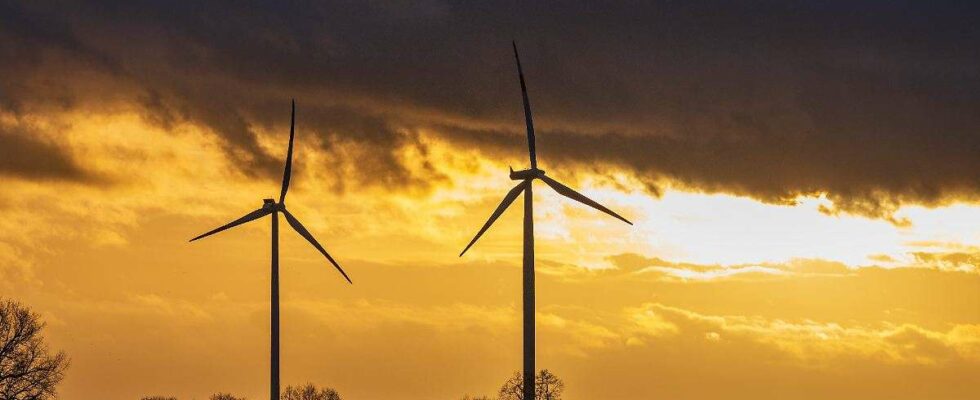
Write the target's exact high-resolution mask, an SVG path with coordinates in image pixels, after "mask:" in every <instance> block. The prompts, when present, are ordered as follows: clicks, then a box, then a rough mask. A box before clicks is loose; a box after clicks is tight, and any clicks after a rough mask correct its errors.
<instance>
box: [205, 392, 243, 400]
mask: <svg viewBox="0 0 980 400" xmlns="http://www.w3.org/2000/svg"><path fill="white" fill-rule="evenodd" d="M210 400H245V398H244V397H237V396H235V395H232V394H231V393H215V394H212V395H211V397H210Z"/></svg>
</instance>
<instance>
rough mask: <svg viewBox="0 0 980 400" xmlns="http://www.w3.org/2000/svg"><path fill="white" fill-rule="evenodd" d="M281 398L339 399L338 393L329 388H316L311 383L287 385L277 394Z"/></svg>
mask: <svg viewBox="0 0 980 400" xmlns="http://www.w3.org/2000/svg"><path fill="white" fill-rule="evenodd" d="M279 398H280V399H282V400H341V399H340V394H338V393H337V391H336V390H333V389H331V388H323V389H317V387H316V386H315V385H313V384H312V383H307V384H306V385H303V386H296V387H293V386H287V387H286V390H284V391H283V392H282V394H280V395H279Z"/></svg>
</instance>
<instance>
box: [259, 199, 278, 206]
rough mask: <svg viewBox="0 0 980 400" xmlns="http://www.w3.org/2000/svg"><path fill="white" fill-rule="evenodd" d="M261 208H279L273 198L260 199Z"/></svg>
mask: <svg viewBox="0 0 980 400" xmlns="http://www.w3.org/2000/svg"><path fill="white" fill-rule="evenodd" d="M262 208H280V207H279V204H276V200H275V199H262Z"/></svg>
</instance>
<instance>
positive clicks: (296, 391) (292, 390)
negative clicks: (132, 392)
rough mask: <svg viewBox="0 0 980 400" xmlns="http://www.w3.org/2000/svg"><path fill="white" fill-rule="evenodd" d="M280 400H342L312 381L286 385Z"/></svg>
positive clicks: (223, 398) (224, 397) (226, 399)
mask: <svg viewBox="0 0 980 400" xmlns="http://www.w3.org/2000/svg"><path fill="white" fill-rule="evenodd" d="M279 399H280V400H342V399H341V397H340V394H339V393H337V391H336V390H333V389H331V388H318V387H316V385H314V384H312V383H307V384H305V385H302V386H286V389H285V390H283V391H282V393H280V394H279ZM140 400H177V398H176V397H168V396H146V397H143V398H142V399H140ZM208 400H247V399H246V398H245V397H238V396H235V395H233V394H231V393H215V394H212V395H211V397H209V398H208Z"/></svg>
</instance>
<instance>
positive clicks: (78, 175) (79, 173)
mask: <svg viewBox="0 0 980 400" xmlns="http://www.w3.org/2000/svg"><path fill="white" fill-rule="evenodd" d="M3 175H8V176H19V177H27V178H31V179H37V180H67V181H91V180H93V179H94V177H93V176H92V175H91V174H89V173H88V172H86V171H85V170H84V169H82V168H81V167H79V166H78V164H77V163H76V162H75V161H74V160H73V159H72V157H71V155H70V154H66V153H65V152H64V151H63V150H62V149H61V148H59V147H58V146H56V145H54V144H51V143H48V142H45V141H42V140H37V139H33V138H32V134H31V133H30V132H29V131H26V130H22V129H10V128H4V127H3V126H0V176H3Z"/></svg>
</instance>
